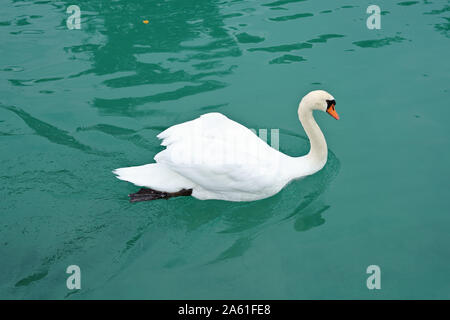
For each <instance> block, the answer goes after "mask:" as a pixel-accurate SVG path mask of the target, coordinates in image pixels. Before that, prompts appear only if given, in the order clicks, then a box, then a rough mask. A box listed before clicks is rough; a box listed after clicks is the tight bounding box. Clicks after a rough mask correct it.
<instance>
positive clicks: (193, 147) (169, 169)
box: [114, 91, 337, 201]
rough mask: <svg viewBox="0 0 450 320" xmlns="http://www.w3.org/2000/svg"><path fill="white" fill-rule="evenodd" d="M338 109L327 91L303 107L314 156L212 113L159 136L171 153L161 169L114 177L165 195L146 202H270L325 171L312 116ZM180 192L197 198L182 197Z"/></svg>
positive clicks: (160, 158)
mask: <svg viewBox="0 0 450 320" xmlns="http://www.w3.org/2000/svg"><path fill="white" fill-rule="evenodd" d="M330 102H332V104H330ZM334 104H335V101H334V98H333V97H332V96H331V95H330V94H328V93H326V92H325V91H313V92H311V93H309V94H308V95H306V96H305V97H304V98H303V99H302V101H301V102H300V105H299V110H298V114H299V119H300V122H301V123H302V125H303V127H304V129H305V131H306V134H307V135H308V138H309V139H310V144H311V149H310V152H309V153H308V154H307V155H305V156H303V157H291V156H288V155H286V154H283V153H281V152H279V151H277V150H275V149H273V148H271V147H270V146H269V145H268V144H267V143H266V142H264V141H263V140H261V139H260V138H259V137H258V136H257V135H256V134H255V133H253V132H252V131H251V130H249V129H247V128H246V127H244V126H242V125H241V124H239V123H237V122H235V121H233V120H230V119H229V118H227V117H226V116H224V115H223V114H220V113H207V114H204V115H202V116H200V117H199V118H197V119H195V120H192V121H187V122H184V123H181V124H178V125H174V126H172V127H170V128H168V129H166V130H165V131H163V132H162V133H160V134H159V135H158V138H159V139H161V140H162V143H161V145H163V146H165V147H166V149H165V150H163V151H161V152H160V153H158V154H157V155H156V156H155V157H154V160H155V161H156V163H151V164H146V165H143V166H137V167H128V168H120V169H116V170H114V173H115V174H116V175H117V178H119V179H121V180H125V181H129V182H132V183H134V184H135V185H138V186H142V187H147V188H150V189H152V190H151V194H152V195H154V194H155V193H158V194H164V195H165V196H162V197H157V198H152V197H151V198H149V199H144V200H153V199H159V198H168V197H170V196H178V195H192V196H193V197H195V198H198V199H201V200H206V199H219V200H228V201H253V200H259V199H263V198H267V197H270V196H272V195H274V194H276V193H278V192H279V191H280V190H281V189H282V188H283V187H284V186H285V185H286V184H287V183H288V182H289V181H291V180H293V179H297V178H301V177H304V176H308V175H311V174H313V173H315V172H317V171H319V170H320V169H322V168H323V166H324V165H325V163H326V161H327V154H328V149H327V144H326V141H325V138H324V136H323V134H322V132H321V130H320V128H319V126H318V125H317V123H316V122H315V120H314V117H313V114H312V111H313V110H314V109H319V110H324V111H328V109H329V108H331V105H332V111H329V112H330V113H331V114H332V112H334V113H335V111H334ZM330 110H331V109H330ZM335 114H336V113H335ZM332 115H333V114H332ZM333 116H334V115H333ZM335 117H336V118H337V114H336V115H335ZM180 190H183V191H187V190H192V192H189V193H187V194H179V193H178V192H180ZM136 201H139V200H136Z"/></svg>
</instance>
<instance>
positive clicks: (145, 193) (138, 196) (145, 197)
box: [128, 188, 192, 202]
mask: <svg viewBox="0 0 450 320" xmlns="http://www.w3.org/2000/svg"><path fill="white" fill-rule="evenodd" d="M190 195H192V189H181V190H180V191H177V192H164V191H157V190H153V189H146V188H142V189H141V190H139V191H138V192H136V193H132V194H129V195H128V196H129V197H130V202H139V201H151V200H158V199H169V198H173V197H180V196H190Z"/></svg>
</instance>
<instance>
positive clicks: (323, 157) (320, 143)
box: [296, 100, 328, 176]
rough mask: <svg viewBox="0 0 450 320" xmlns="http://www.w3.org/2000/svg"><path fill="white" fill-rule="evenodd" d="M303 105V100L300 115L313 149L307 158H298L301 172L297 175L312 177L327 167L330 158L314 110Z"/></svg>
mask: <svg viewBox="0 0 450 320" xmlns="http://www.w3.org/2000/svg"><path fill="white" fill-rule="evenodd" d="M302 103H303V100H302V102H300V107H299V114H298V115H299V119H300V122H301V124H302V126H303V129H304V130H305V132H306V135H307V136H308V138H309V143H310V146H311V147H310V150H309V153H308V154H307V155H306V156H303V157H298V158H296V162H297V164H298V170H299V172H297V173H296V174H297V175H298V176H305V175H311V174H313V173H315V172H317V171H319V170H320V169H322V168H323V167H324V166H325V163H326V162H327V157H328V147H327V142H326V141H325V137H324V135H323V133H322V131H321V130H320V128H319V125H318V124H317V122H316V120H315V119H314V116H313V113H312V110H311V109H310V108H307V107H306V108H305V106H302Z"/></svg>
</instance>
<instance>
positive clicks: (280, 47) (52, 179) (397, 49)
mask: <svg viewBox="0 0 450 320" xmlns="http://www.w3.org/2000/svg"><path fill="white" fill-rule="evenodd" d="M72 4H77V5H78V6H79V7H80V8H81V11H82V20H81V29H80V30H69V29H68V28H67V26H66V19H67V18H68V16H69V14H67V13H66V8H67V7H68V6H69V5H72ZM370 4H373V3H371V2H370V3H369V2H368V1H356V0H349V1H346V2H336V1H331V0H328V1H320V2H318V1H311V0H309V1H306V0H303V1H300V0H280V1H271V0H265V1H250V0H245V1H244V0H242V1H236V0H235V1H230V0H196V1H183V0H169V1H137V0H133V1H130V0H127V1H125V0H118V1H111V2H108V3H106V2H101V1H91V0H89V1H88V0H86V1H77V2H76V3H73V2H65V1H15V0H13V1H11V0H6V1H4V3H3V4H2V10H1V12H0V39H1V45H0V57H1V58H0V150H1V153H0V160H1V166H0V195H1V202H0V257H1V260H0V297H1V298H6V299H22V298H31V299H38V298H41V299H42V298H44V299H91V298H138V299H142V298H145V299H173V298H177V299H206V298H209V299H212V298H231V299H241V298H242V299H244V298H245V299H252V298H253V299H261V298H270V299H338V298H339V299H341V298H367V299H379V298H388V299H392V298H393V299H408V298H414V299H418V298H449V297H450V295H449V287H450V276H449V273H448V266H449V264H450V252H449V250H448V243H449V241H450V233H449V223H450V216H449V209H450V200H449V197H448V194H449V191H450V187H449V182H448V178H449V176H450V167H449V165H448V163H449V162H450V151H449V150H450V148H449V147H450V143H449V142H450V139H449V135H450V131H449V129H448V128H449V126H448V121H449V119H450V107H449V101H450V94H449V89H450V88H449V83H450V82H449V80H450V76H449V74H450V64H449V60H448V54H447V53H448V52H449V49H450V39H449V38H450V1H444V0H440V1H436V0H435V1H400V2H392V1H378V2H377V3H376V4H377V5H379V6H380V7H381V9H382V16H381V23H382V28H381V29H380V30H369V29H367V27H366V19H367V17H368V14H366V8H367V7H368V6H369V5H370ZM143 20H149V23H148V24H144V23H142V21H143ZM315 89H325V90H327V91H329V92H331V93H332V94H333V95H334V96H335V98H336V100H337V110H338V112H339V114H340V116H341V120H340V121H335V120H333V119H332V118H331V117H328V116H327V115H325V114H318V115H316V118H317V120H318V122H319V124H320V126H321V127H322V128H323V131H324V133H325V136H326V138H327V142H328V146H329V148H330V152H329V159H328V163H327V166H326V167H325V168H324V169H323V170H322V171H321V172H319V173H318V174H316V175H314V176H311V177H308V178H306V179H304V180H301V181H297V182H294V183H292V184H290V185H289V186H288V187H287V188H286V189H285V190H283V191H282V192H281V193H279V194H278V195H276V196H274V197H272V198H269V199H265V200H262V201H257V202H252V203H227V202H222V201H198V200H195V199H190V198H180V199H172V200H170V201H155V202H148V203H138V204H131V203H129V202H128V201H127V194H129V193H131V192H135V191H136V190H137V188H136V187H134V186H133V185H131V184H127V183H125V182H121V181H118V180H116V179H115V178H114V176H113V175H112V174H111V170H112V169H114V168H117V167H123V166H130V165H138V164H144V163H147V162H150V161H152V158H153V156H154V155H155V153H157V152H158V151H159V150H161V147H160V146H159V143H158V141H157V139H156V134H158V133H159V132H160V131H161V130H163V129H165V128H167V127H169V126H170V125H173V124H175V123H179V122H183V121H187V120H191V119H193V118H195V117H197V116H199V115H200V114H202V113H205V112H211V111H218V112H222V113H224V114H226V115H227V116H229V117H231V118H233V119H235V120H237V121H239V122H241V123H242V124H244V125H246V126H248V127H250V128H254V129H269V130H270V129H279V130H280V149H281V150H282V151H283V152H286V153H288V154H290V155H296V156H299V155H302V154H305V153H306V152H307V151H308V142H307V140H306V139H305V134H304V132H303V130H302V128H301V126H300V124H299V122H298V119H297V116H296V109H297V105H298V101H299V100H300V98H301V97H302V96H303V95H304V94H306V93H307V92H308V91H310V90H315ZM269 142H270V141H269ZM72 264H76V265H78V266H80V268H81V272H82V289H81V290H79V291H69V290H68V289H67V288H66V278H67V276H68V275H67V274H66V273H65V270H66V268H67V266H69V265H72ZM369 265H378V266H380V268H381V271H382V289H381V290H372V291H371V290H368V289H367V287H366V278H367V276H368V275H367V274H366V268H367V266H369Z"/></svg>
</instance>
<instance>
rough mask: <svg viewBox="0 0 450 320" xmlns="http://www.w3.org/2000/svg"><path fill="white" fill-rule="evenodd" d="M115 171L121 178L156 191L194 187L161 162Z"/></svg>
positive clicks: (168, 191)
mask: <svg viewBox="0 0 450 320" xmlns="http://www.w3.org/2000/svg"><path fill="white" fill-rule="evenodd" d="M113 173H114V174H115V175H117V178H118V179H120V180H124V181H128V182H131V183H133V184H135V185H137V186H140V187H147V188H150V189H153V190H154V191H160V192H166V193H174V192H179V191H180V190H183V189H186V190H189V189H192V188H193V187H194V184H193V183H192V182H191V181H190V180H188V179H186V178H185V177H183V176H181V175H179V174H178V173H176V172H175V171H173V170H170V169H169V168H167V167H166V166H165V165H163V164H160V163H151V164H146V165H143V166H137V167H128V168H119V169H116V170H114V171H113ZM147 196H148V195H147Z"/></svg>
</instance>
